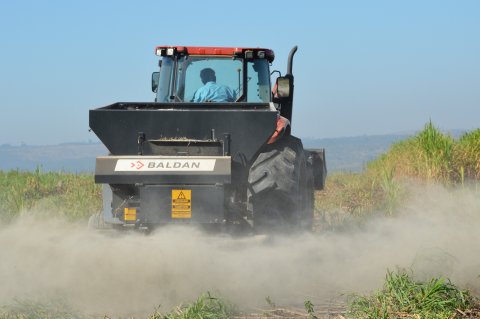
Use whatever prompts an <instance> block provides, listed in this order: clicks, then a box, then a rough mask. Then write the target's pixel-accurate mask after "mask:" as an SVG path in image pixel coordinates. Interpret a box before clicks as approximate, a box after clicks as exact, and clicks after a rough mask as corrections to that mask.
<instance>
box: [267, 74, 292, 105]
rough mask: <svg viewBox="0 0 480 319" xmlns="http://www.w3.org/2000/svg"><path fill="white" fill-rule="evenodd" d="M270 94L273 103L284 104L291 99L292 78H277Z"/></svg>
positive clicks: (288, 76) (287, 76)
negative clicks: (271, 94)
mask: <svg viewBox="0 0 480 319" xmlns="http://www.w3.org/2000/svg"><path fill="white" fill-rule="evenodd" d="M272 93H273V102H274V103H285V102H286V101H288V100H290V99H291V98H293V76H291V75H288V74H287V75H286V76H280V77H278V78H277V81H276V83H275V87H274V89H273V92H272Z"/></svg>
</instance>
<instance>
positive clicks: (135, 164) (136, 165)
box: [130, 161, 145, 169]
mask: <svg viewBox="0 0 480 319" xmlns="http://www.w3.org/2000/svg"><path fill="white" fill-rule="evenodd" d="M144 166H145V164H143V163H142V162H140V161H136V162H131V163H130V167H131V168H136V169H142V167H144Z"/></svg>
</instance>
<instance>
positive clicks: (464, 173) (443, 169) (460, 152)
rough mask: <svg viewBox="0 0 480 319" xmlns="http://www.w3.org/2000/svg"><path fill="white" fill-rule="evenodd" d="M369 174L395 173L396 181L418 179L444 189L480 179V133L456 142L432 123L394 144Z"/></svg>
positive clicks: (371, 164) (370, 168)
mask: <svg viewBox="0 0 480 319" xmlns="http://www.w3.org/2000/svg"><path fill="white" fill-rule="evenodd" d="M368 170H369V171H371V172H375V173H376V174H381V172H382V171H384V170H393V171H394V172H395V176H396V177H402V178H403V177H408V178H415V179H418V180H422V181H426V182H439V183H442V184H445V185H453V184H458V183H463V182H464V181H465V180H479V179H480V130H479V129H477V130H474V131H472V132H468V133H466V134H464V135H463V136H462V137H461V138H460V139H459V140H455V139H454V138H453V137H451V136H450V135H448V134H444V133H442V132H441V131H440V130H439V129H438V128H437V127H435V126H434V125H433V123H432V122H431V121H430V122H428V123H427V124H426V125H425V127H424V129H423V130H422V131H421V132H419V133H418V134H417V135H415V136H413V137H412V138H410V139H407V140H404V141H401V142H398V143H395V144H393V145H392V147H391V148H390V150H389V151H388V152H387V153H386V154H384V155H382V156H381V157H379V158H378V159H377V160H374V161H372V162H371V163H369V165H368Z"/></svg>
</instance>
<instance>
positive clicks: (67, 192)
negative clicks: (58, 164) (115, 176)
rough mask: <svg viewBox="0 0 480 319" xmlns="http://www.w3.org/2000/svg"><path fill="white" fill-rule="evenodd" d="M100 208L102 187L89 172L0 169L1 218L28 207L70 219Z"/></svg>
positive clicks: (15, 214) (4, 218)
mask: <svg viewBox="0 0 480 319" xmlns="http://www.w3.org/2000/svg"><path fill="white" fill-rule="evenodd" d="M100 208H101V188H100V187H99V186H98V185H96V184H95V183H94V182H93V176H92V175H89V174H67V173H61V172H45V173H44V172H42V171H41V169H40V168H37V169H36V170H35V171H33V172H22V171H18V170H12V171H8V172H4V171H0V219H1V220H11V219H12V218H14V217H15V216H18V215H20V214H21V213H23V212H26V211H29V210H34V209H35V210H40V211H43V212H48V213H49V214H50V215H59V214H61V215H64V216H66V217H67V218H69V219H81V218H86V217H87V216H89V215H91V214H92V212H95V211H97V210H99V209H100Z"/></svg>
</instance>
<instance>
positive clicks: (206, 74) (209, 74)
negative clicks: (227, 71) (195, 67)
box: [200, 68, 217, 84]
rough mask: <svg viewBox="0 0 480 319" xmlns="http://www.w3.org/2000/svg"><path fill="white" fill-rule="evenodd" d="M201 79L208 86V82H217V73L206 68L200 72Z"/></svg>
mask: <svg viewBox="0 0 480 319" xmlns="http://www.w3.org/2000/svg"><path fill="white" fill-rule="evenodd" d="M200 78H201V79H202V82H203V84H207V82H212V81H213V82H215V81H216V80H217V78H216V77H215V71H213V70H212V69H210V68H205V69H203V70H202V71H200Z"/></svg>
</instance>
